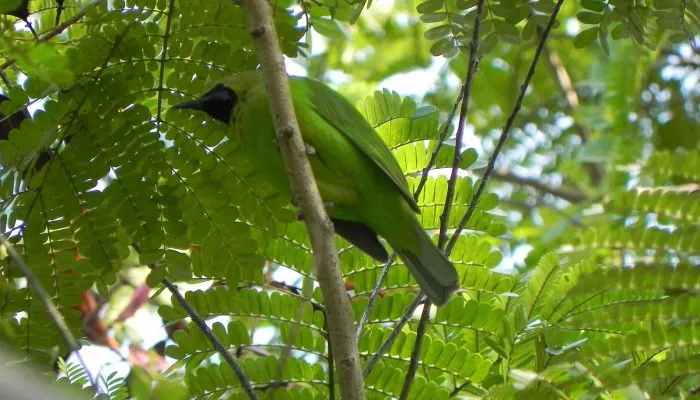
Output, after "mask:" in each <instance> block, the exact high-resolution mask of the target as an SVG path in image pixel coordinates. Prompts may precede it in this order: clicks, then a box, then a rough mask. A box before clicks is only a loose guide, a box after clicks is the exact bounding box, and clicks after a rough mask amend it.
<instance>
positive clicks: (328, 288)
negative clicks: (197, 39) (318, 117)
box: [240, 0, 365, 400]
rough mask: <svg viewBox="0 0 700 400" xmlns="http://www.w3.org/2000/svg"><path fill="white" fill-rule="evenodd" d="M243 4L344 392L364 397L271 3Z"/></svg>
mask: <svg viewBox="0 0 700 400" xmlns="http://www.w3.org/2000/svg"><path fill="white" fill-rule="evenodd" d="M240 3H241V5H242V6H243V8H244V9H246V11H247V13H248V19H249V23H250V28H251V29H250V34H251V36H252V38H253V43H254V44H255V48H256V50H257V53H258V58H259V61H260V64H261V66H262V71H263V76H264V79H265V88H266V90H267V95H268V98H269V100H270V106H271V109H272V115H273V122H274V125H275V129H276V133H277V143H279V146H280V150H281V152H282V156H283V159H284V163H285V166H286V169H287V173H288V175H289V180H290V183H291V186H292V189H293V190H294V193H295V197H296V200H297V204H299V206H300V208H301V212H302V213H303V214H304V216H305V217H304V222H305V224H306V229H307V230H308V232H309V237H310V239H311V245H312V248H313V254H314V263H315V265H316V273H317V278H318V283H319V286H320V287H321V292H322V294H323V298H324V301H325V304H326V308H327V310H328V334H329V336H330V339H331V340H330V342H331V346H332V348H333V355H334V358H335V360H336V362H335V368H336V372H337V374H338V382H339V383H340V390H341V394H342V396H343V398H344V399H346V400H363V399H364V398H365V389H364V382H363V378H362V373H361V371H360V361H359V355H358V352H357V343H356V341H355V335H354V329H353V328H354V326H353V325H354V315H353V311H352V308H351V307H350V300H349V299H348V296H347V293H346V292H345V285H344V282H343V277H342V275H341V272H340V266H339V264H338V255H337V253H336V251H335V246H334V243H333V225H332V223H331V221H330V219H329V218H328V215H327V214H326V211H325V209H324V208H323V203H322V201H321V196H320V194H319V192H318V187H317V186H316V181H315V180H314V176H313V172H312V170H311V166H310V165H309V160H308V159H307V157H306V152H305V146H304V141H303V139H302V137H301V133H300V131H299V124H298V123H297V119H296V116H295V114H294V106H293V103H292V98H291V96H290V93H289V82H288V80H287V73H286V71H285V65H284V58H283V57H282V53H281V51H280V48H279V43H278V38H277V32H276V31H275V25H274V23H273V21H272V16H271V10H270V6H269V4H268V3H267V1H266V0H241V2H240Z"/></svg>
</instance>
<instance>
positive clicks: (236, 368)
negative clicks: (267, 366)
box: [163, 278, 258, 400]
mask: <svg viewBox="0 0 700 400" xmlns="http://www.w3.org/2000/svg"><path fill="white" fill-rule="evenodd" d="M163 285H165V287H167V288H168V290H170V293H172V294H173V296H175V299H176V300H177V302H178V303H180V306H181V307H182V308H183V309H185V312H187V315H189V316H190V318H191V319H192V322H194V323H195V324H196V325H197V327H199V329H200V330H201V331H202V333H204V336H206V338H207V339H208V340H209V342H210V343H211V344H212V346H214V349H216V351H217V352H218V353H219V355H221V357H222V358H223V359H224V361H226V363H227V364H228V365H229V367H231V369H232V370H233V372H234V373H235V374H236V377H238V380H240V381H241V386H243V390H244V391H245V392H246V394H247V395H248V398H249V399H251V400H258V396H257V395H256V394H255V391H254V390H253V385H252V384H251V383H250V381H249V380H248V377H246V375H245V373H244V372H243V369H242V368H241V366H240V365H238V362H236V359H235V358H233V355H231V353H230V352H229V351H228V349H226V347H224V345H223V344H221V342H220V341H219V340H218V339H217V338H216V336H214V332H212V331H211V328H209V325H207V323H206V322H205V321H204V319H203V318H202V317H201V316H200V315H199V313H198V312H197V310H195V309H194V308H193V307H192V305H191V304H190V303H189V302H188V301H187V299H185V296H183V295H182V293H180V290H179V289H178V288H177V286H175V284H173V283H172V282H170V280H169V279H168V278H163Z"/></svg>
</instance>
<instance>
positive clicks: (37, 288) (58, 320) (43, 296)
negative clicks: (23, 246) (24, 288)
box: [0, 234, 97, 390]
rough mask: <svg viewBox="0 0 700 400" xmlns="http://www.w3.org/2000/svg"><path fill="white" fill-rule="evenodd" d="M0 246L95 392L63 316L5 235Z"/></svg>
mask: <svg viewBox="0 0 700 400" xmlns="http://www.w3.org/2000/svg"><path fill="white" fill-rule="evenodd" d="M0 244H2V245H3V246H4V247H5V249H6V251H7V255H9V256H10V258H11V259H12V261H13V262H14V264H15V265H16V266H17V268H19V270H20V271H21V272H22V275H24V277H25V278H27V284H28V285H29V287H31V288H32V290H33V291H34V294H35V295H36V297H38V298H39V300H40V301H41V303H42V304H43V305H44V309H45V310H46V312H47V313H48V314H49V316H50V317H51V320H53V323H54V325H56V328H57V329H58V332H59V333H60V334H61V336H63V340H64V341H65V342H66V344H67V345H68V349H69V350H70V351H71V353H75V355H76V357H77V358H78V361H79V362H80V364H81V366H82V367H83V369H84V370H85V373H86V375H87V377H88V380H89V381H90V386H92V387H93V388H95V390H97V386H96V385H95V381H94V379H93V377H92V375H91V374H90V371H89V370H88V368H87V367H86V365H85V362H84V361H83V359H82V357H81V356H80V354H79V351H80V345H79V344H78V341H77V340H75V337H74V336H73V333H71V331H70V328H68V325H66V321H65V320H64V319H63V315H61V312H60V311H59V310H58V308H57V307H56V305H55V304H54V303H53V300H51V296H49V293H48V292H47V291H46V289H44V287H43V286H42V285H41V282H39V279H38V278H37V277H36V275H34V272H33V271H32V270H31V268H29V266H28V265H27V263H25V262H24V259H22V256H20V255H19V253H18V252H17V250H16V249H15V246H14V245H12V243H10V241H9V240H7V238H6V237H5V235H2V234H0Z"/></svg>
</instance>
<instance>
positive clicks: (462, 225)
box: [446, 0, 564, 254]
mask: <svg viewBox="0 0 700 400" xmlns="http://www.w3.org/2000/svg"><path fill="white" fill-rule="evenodd" d="M563 3H564V0H558V1H557V4H556V5H555V6H554V11H553V12H552V15H551V17H550V18H549V22H548V23H547V27H546V28H545V29H544V32H543V33H542V37H541V38H540V41H539V43H538V44H537V50H536V51H535V56H534V58H533V59H532V63H531V64H530V68H529V69H528V71H527V76H525V81H524V82H523V84H522V85H521V86H520V92H519V93H518V98H517V100H516V101H515V105H514V106H513V110H512V111H511V113H510V115H509V116H508V120H507V121H506V124H505V126H504V127H503V131H502V132H501V136H500V137H499V138H498V143H497V144H496V148H495V149H494V150H493V154H491V157H490V158H489V162H488V165H487V166H486V171H485V172H484V176H483V177H482V178H481V181H480V182H479V186H478V187H477V189H476V192H475V193H474V196H472V199H471V201H470V202H469V207H468V208H467V212H466V213H464V217H462V220H461V221H459V224H458V225H457V229H456V230H455V232H454V234H453V235H452V238H451V239H450V242H449V243H448V244H447V248H446V252H447V254H450V252H451V251H452V248H454V246H455V244H457V240H458V239H459V236H460V234H461V233H462V230H464V228H465V227H466V226H467V223H468V222H469V219H470V218H471V216H472V214H474V210H475V209H476V205H477V203H478V202H479V198H480V197H481V193H483V191H484V188H485V187H486V184H487V183H488V181H489V178H490V176H491V172H493V169H494V166H495V165H496V158H498V155H499V154H500V152H501V149H502V148H503V145H504V144H505V143H506V139H508V135H509V134H510V129H511V128H512V127H513V121H515V117H516V116H517V115H518V112H519V111H520V108H521V107H522V105H523V99H525V92H526V91H527V88H528V86H530V81H531V80H532V76H533V75H534V74H535V67H536V66H537V61H538V60H539V58H540V55H541V54H542V49H543V48H544V44H545V43H546V41H547V37H548V36H549V32H550V31H551V30H552V27H553V26H554V22H556V20H557V15H558V14H559V10H560V9H561V5H562V4H563Z"/></svg>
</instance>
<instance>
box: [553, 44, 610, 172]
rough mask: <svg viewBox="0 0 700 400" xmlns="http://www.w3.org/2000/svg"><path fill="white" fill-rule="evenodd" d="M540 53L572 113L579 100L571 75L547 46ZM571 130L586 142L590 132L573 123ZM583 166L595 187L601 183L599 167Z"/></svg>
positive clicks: (594, 165) (588, 164)
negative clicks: (542, 54)
mask: <svg viewBox="0 0 700 400" xmlns="http://www.w3.org/2000/svg"><path fill="white" fill-rule="evenodd" d="M542 51H543V52H544V54H545V56H546V57H547V61H548V65H549V67H550V70H551V71H552V75H553V76H554V81H555V82H556V84H557V87H558V88H559V91H560V92H561V95H562V97H564V100H565V104H566V109H567V110H569V111H573V110H574V109H575V108H577V107H578V105H579V99H578V93H576V89H574V85H573V83H572V81H571V75H569V71H568V70H567V69H566V66H565V65H564V62H563V61H562V60H561V57H559V54H558V53H557V52H556V51H554V50H552V49H551V48H549V46H547V45H545V46H544V47H543V48H542ZM573 129H574V132H575V133H576V136H578V137H580V138H581V142H582V143H587V142H588V139H589V136H590V132H588V130H586V128H584V127H583V126H581V125H579V124H577V123H574V126H573ZM584 166H585V168H586V170H587V171H588V175H589V176H590V178H591V181H592V182H593V183H594V184H595V185H597V184H598V183H599V182H600V181H601V179H602V175H603V171H602V170H601V167H600V165H599V164H594V163H585V164H584Z"/></svg>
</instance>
